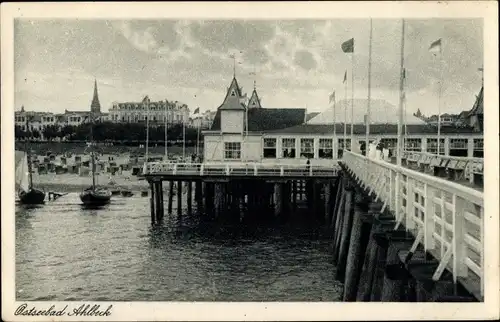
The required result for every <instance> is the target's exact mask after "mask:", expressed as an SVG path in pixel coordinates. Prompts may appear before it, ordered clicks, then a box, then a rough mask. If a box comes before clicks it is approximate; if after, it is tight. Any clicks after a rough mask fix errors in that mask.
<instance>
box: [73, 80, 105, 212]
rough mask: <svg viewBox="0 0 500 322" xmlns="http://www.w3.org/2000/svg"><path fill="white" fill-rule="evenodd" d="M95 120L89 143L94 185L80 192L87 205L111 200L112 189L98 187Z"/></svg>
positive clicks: (99, 204) (100, 203)
mask: <svg viewBox="0 0 500 322" xmlns="http://www.w3.org/2000/svg"><path fill="white" fill-rule="evenodd" d="M96 93H97V85H96V87H95V90H94V99H95V96H96V95H97V94H96ZM91 117H92V121H93V119H94V118H93V115H91ZM93 138H94V136H93V122H91V125H90V143H89V148H90V163H91V165H92V186H91V187H89V188H87V189H85V190H84V191H82V193H81V194H80V200H81V201H82V203H83V204H84V205H85V206H104V205H106V204H108V203H109V202H110V201H111V195H112V193H111V191H109V190H108V189H106V188H104V187H98V186H97V185H96V175H95V173H96V162H95V159H96V156H95V151H94V149H93V146H94V142H93V141H94V140H93Z"/></svg>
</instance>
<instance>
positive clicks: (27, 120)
mask: <svg viewBox="0 0 500 322" xmlns="http://www.w3.org/2000/svg"><path fill="white" fill-rule="evenodd" d="M28 131H29V116H28V115H27V116H26V133H28ZM28 140H29V138H28V139H27V140H26V141H25V149H26V160H27V161H28V191H29V190H31V189H32V188H33V174H32V173H31V172H32V171H31V169H32V164H31V151H30V150H31V148H30V145H29V144H28Z"/></svg>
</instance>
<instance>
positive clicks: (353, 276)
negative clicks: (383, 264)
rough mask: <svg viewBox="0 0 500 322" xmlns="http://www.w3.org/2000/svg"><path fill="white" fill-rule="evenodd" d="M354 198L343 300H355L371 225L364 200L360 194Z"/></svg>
mask: <svg viewBox="0 0 500 322" xmlns="http://www.w3.org/2000/svg"><path fill="white" fill-rule="evenodd" d="M358 198H359V199H358ZM356 199H357V200H356V203H355V205H354V217H353V223H352V230H351V237H350V242H349V251H348V255H347V264H346V277H345V282H344V302H353V301H356V297H357V293H358V285H359V280H360V275H361V270H362V264H363V258H364V255H365V252H366V247H367V246H368V241H369V237H370V231H371V226H372V224H371V220H370V219H371V217H369V215H368V205H367V203H366V201H365V200H363V199H362V195H361V194H356Z"/></svg>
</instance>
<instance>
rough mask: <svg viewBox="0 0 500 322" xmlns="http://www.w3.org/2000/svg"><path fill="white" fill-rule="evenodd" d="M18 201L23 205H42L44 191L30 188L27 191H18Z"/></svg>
mask: <svg viewBox="0 0 500 322" xmlns="http://www.w3.org/2000/svg"><path fill="white" fill-rule="evenodd" d="M19 202H20V203H21V204H23V205H43V204H44V203H45V192H43V191H41V190H38V189H35V188H31V189H29V190H28V191H24V190H21V191H20V192H19Z"/></svg>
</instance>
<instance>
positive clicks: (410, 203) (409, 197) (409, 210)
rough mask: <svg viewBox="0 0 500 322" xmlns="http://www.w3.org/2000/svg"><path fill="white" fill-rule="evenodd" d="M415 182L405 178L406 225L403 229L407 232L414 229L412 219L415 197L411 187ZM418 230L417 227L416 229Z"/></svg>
mask: <svg viewBox="0 0 500 322" xmlns="http://www.w3.org/2000/svg"><path fill="white" fill-rule="evenodd" d="M414 184H415V181H414V180H413V179H411V178H410V177H408V176H407V177H406V209H405V213H406V224H405V227H406V229H407V230H410V231H411V230H412V229H414V228H415V221H414V219H413V217H414V216H415V205H414V202H415V195H414V193H413V185H414ZM417 230H418V227H417Z"/></svg>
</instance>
